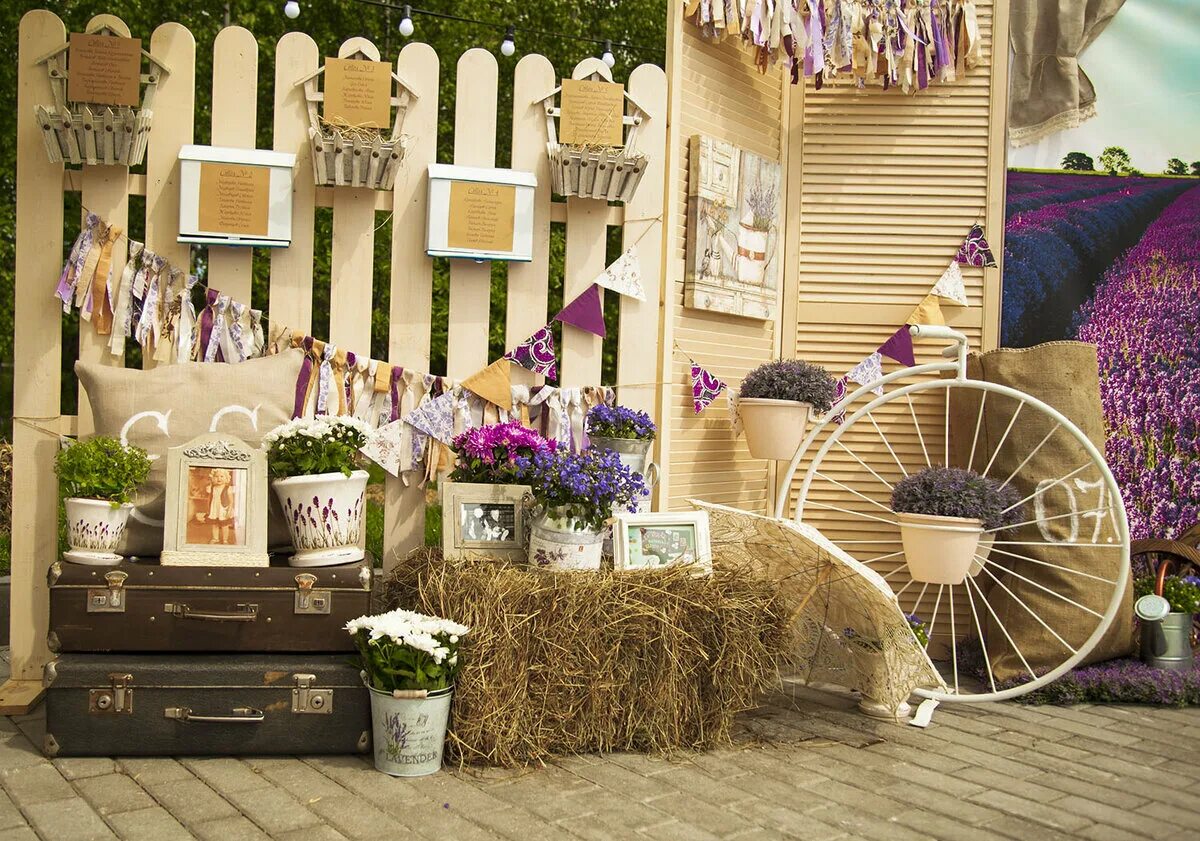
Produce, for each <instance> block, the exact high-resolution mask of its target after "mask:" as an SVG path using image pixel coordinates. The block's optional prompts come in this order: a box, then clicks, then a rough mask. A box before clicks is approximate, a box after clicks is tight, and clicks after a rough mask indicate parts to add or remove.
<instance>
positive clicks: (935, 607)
mask: <svg viewBox="0 0 1200 841" xmlns="http://www.w3.org/2000/svg"><path fill="white" fill-rule="evenodd" d="M945 589H946V585H945V584H939V585H938V594H937V598H936V599H934V600H933V618H932V619H930V620H929V633H928V634H926V636H927V637H929V642H933V626H934V625H936V624H937V617H938V608H939V607H941V606H942V591H943V590H945ZM929 642H927V643H925V649H926V650H927V651H928V650H929Z"/></svg>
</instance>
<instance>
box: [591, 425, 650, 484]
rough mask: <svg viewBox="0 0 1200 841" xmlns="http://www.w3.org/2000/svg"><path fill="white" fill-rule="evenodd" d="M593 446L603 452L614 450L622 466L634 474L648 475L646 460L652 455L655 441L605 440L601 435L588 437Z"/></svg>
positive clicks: (632, 439)
mask: <svg viewBox="0 0 1200 841" xmlns="http://www.w3.org/2000/svg"><path fill="white" fill-rule="evenodd" d="M588 442H589V444H590V445H591V446H593V447H596V448H597V449H601V450H612V451H613V452H614V453H616V454H617V457H618V458H620V459H621V464H623V465H625V466H626V467H628V468H629V469H630V470H631V471H633V472H634V473H640V474H642V475H643V476H645V475H646V459H647V458H648V457H649V455H650V448H651V447H653V446H654V442H653V441H646V440H644V439H642V438H604V437H603V436H600V435H590V436H588Z"/></svg>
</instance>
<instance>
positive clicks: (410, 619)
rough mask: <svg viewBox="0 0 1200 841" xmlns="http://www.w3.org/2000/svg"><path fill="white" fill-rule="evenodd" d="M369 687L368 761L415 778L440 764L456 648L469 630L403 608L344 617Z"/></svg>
mask: <svg viewBox="0 0 1200 841" xmlns="http://www.w3.org/2000/svg"><path fill="white" fill-rule="evenodd" d="M346 630H347V631H348V632H349V633H350V635H351V636H353V637H354V646H355V648H357V649H358V653H359V655H360V656H361V658H362V668H363V672H362V674H363V681H364V682H365V683H366V685H367V689H368V691H370V693H371V725H372V731H373V735H374V743H375V767H376V768H377V769H379V770H380V771H382V772H383V773H385V774H390V775H392V776H393V777H422V776H425V775H427V774H433V773H436V772H437V770H438V769H439V768H441V767H442V748H443V746H444V745H445V742H446V724H447V723H448V722H449V720H450V698H451V696H452V695H453V693H454V679H455V677H457V676H458V672H459V670H460V669H461V668H462V663H461V661H460V660H459V656H458V647H459V645H460V643H461V641H462V638H463V637H464V636H466V635H467V633H468V632H469V630H470V629H468V628H467V627H466V626H464V625H459V624H458V623H457V622H451V621H450V620H448V619H439V618H437V617H435V616H426V615H424V614H421V613H413V612H411V611H407V610H393V611H390V612H388V613H381V614H379V615H377V616H360V617H359V618H358V619H352V620H350V621H349V622H347V623H346Z"/></svg>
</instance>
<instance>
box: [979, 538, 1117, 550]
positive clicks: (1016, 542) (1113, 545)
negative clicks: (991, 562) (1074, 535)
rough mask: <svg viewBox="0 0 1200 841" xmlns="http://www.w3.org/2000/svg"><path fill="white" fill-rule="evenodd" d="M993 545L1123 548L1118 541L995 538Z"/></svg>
mask: <svg viewBox="0 0 1200 841" xmlns="http://www.w3.org/2000/svg"><path fill="white" fill-rule="evenodd" d="M992 545H993V546H1059V547H1062V546H1070V547H1071V548H1072V549H1124V548H1125V547H1123V546H1121V544H1119V543H1055V542H1054V541H1053V540H997V541H996V542H995V543H993V544H992Z"/></svg>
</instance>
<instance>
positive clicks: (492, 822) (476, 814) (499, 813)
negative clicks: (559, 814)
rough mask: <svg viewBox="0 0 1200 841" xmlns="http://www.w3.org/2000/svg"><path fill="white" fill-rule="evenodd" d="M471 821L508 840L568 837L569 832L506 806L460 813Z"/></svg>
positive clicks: (495, 835)
mask: <svg viewBox="0 0 1200 841" xmlns="http://www.w3.org/2000/svg"><path fill="white" fill-rule="evenodd" d="M460 816H461V817H464V818H466V819H467V820H468V821H470V822H471V823H473V824H475V825H476V826H478V827H480V828H481V829H483V830H485V831H486V832H489V833H491V834H492V835H493V836H494V837H496V838H507V839H509V841H529V839H530V838H551V837H557V838H570V837H571V834H570V833H569V832H567V831H566V830H564V829H563V828H562V827H558V826H555V825H554V824H552V823H551V822H549V821H546V820H543V819H542V818H539V817H538V816H537V815H535V814H533V813H532V812H527V811H525V810H524V809H518V808H517V807H515V806H506V807H505V808H503V809H483V810H479V811H475V810H471V811H468V812H465V813H460Z"/></svg>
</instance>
